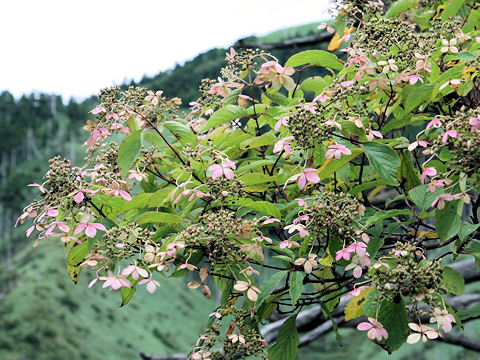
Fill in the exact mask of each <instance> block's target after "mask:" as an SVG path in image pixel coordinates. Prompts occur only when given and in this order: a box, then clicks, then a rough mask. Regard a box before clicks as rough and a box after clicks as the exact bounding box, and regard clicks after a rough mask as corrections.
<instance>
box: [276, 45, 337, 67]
mask: <svg viewBox="0 0 480 360" xmlns="http://www.w3.org/2000/svg"><path fill="white" fill-rule="evenodd" d="M306 64H310V65H318V66H323V67H327V68H330V69H333V70H341V69H343V64H342V63H341V62H340V61H339V60H338V58H337V57H336V56H335V54H332V53H330V52H327V51H324V50H306V51H300V52H299V53H296V54H295V55H292V56H291V57H290V58H289V59H288V60H287V62H286V63H285V66H292V67H296V66H300V65H306Z"/></svg>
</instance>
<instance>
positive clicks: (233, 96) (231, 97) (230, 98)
mask: <svg viewBox="0 0 480 360" xmlns="http://www.w3.org/2000/svg"><path fill="white" fill-rule="evenodd" d="M241 93H242V89H235V90H232V91H230V92H229V93H228V95H227V96H226V97H225V99H223V104H224V105H229V104H234V103H235V102H236V101H237V99H238V95H240V94H241Z"/></svg>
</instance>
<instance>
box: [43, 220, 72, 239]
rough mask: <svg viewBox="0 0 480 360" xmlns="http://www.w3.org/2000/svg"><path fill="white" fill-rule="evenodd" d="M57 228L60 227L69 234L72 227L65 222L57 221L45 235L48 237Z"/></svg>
mask: <svg viewBox="0 0 480 360" xmlns="http://www.w3.org/2000/svg"><path fill="white" fill-rule="evenodd" d="M56 227H58V229H59V230H61V231H63V232H69V231H70V227H69V226H68V225H67V224H65V223H64V222H63V221H55V222H53V223H52V224H51V225H50V227H49V228H48V229H47V230H46V231H45V235H46V236H48V235H50V234H51V233H52V231H53V230H54V229H55V228H56Z"/></svg>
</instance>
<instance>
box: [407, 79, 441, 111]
mask: <svg viewBox="0 0 480 360" xmlns="http://www.w3.org/2000/svg"><path fill="white" fill-rule="evenodd" d="M434 87H435V84H423V85H419V86H418V87H417V88H415V89H414V90H413V91H411V92H410V93H409V94H408V96H407V99H406V100H405V114H408V113H410V112H412V111H413V110H415V109H416V108H418V107H419V106H420V105H421V104H422V103H424V102H427V101H430V97H431V96H432V92H433V89H434Z"/></svg>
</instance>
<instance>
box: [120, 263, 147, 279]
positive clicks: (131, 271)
mask: <svg viewBox="0 0 480 360" xmlns="http://www.w3.org/2000/svg"><path fill="white" fill-rule="evenodd" d="M122 275H123V276H125V277H127V276H129V275H132V279H133V280H138V279H139V277H140V276H141V277H144V278H146V277H148V271H147V270H145V269H142V268H141V267H138V266H135V265H128V266H127V267H126V268H125V269H123V271H122Z"/></svg>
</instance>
